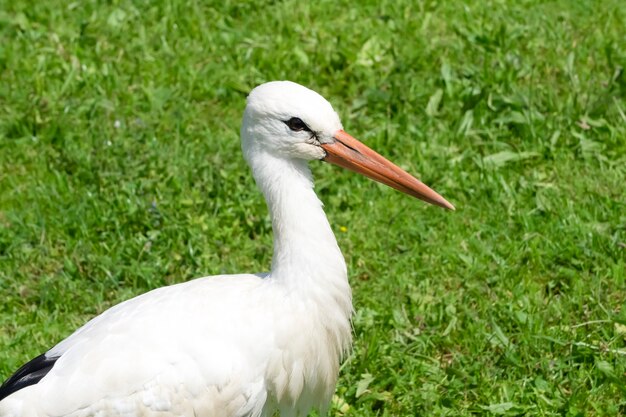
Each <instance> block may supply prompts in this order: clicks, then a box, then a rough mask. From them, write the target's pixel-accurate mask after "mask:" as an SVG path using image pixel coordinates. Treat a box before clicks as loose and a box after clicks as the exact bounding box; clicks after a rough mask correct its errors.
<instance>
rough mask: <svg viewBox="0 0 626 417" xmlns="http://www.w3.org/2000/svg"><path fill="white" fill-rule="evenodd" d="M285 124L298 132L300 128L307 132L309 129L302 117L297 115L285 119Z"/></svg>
mask: <svg viewBox="0 0 626 417" xmlns="http://www.w3.org/2000/svg"><path fill="white" fill-rule="evenodd" d="M285 124H286V125H287V127H288V128H289V129H291V130H293V131H294V132H300V131H302V130H306V131H308V132H310V131H311V129H309V127H308V126H307V125H306V123H304V122H303V121H302V119H300V118H298V117H292V118H291V119H289V120H287V121H286V122H285Z"/></svg>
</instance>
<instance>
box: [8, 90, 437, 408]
mask: <svg viewBox="0 0 626 417" xmlns="http://www.w3.org/2000/svg"><path fill="white" fill-rule="evenodd" d="M341 129H342V127H341V123H340V121H339V118H338V117H337V115H336V113H335V112H334V110H333V109H332V107H331V105H330V104H329V103H328V102H327V101H326V100H325V99H323V98H322V97H321V96H319V95H318V94H317V93H315V92H313V91H311V90H308V89H306V88H304V87H302V86H299V85H297V84H294V83H289V82H273V83H268V84H264V85H262V86H260V87H257V88H256V89H255V90H254V91H253V92H252V93H251V95H250V97H249V98H248V105H247V107H246V112H245V113H244V121H243V125H242V147H243V151H244V155H245V157H246V160H247V161H248V163H249V164H250V166H251V168H252V172H253V175H254V177H255V180H256V182H257V185H258V186H259V188H260V189H261V191H262V192H263V194H264V196H265V199H266V201H267V204H268V208H269V211H270V216H271V218H272V226H273V231H274V254H273V259H272V268H271V272H269V273H267V274H256V275H253V274H249V275H248V274H244V275H220V276H213V277H205V278H199V279H196V280H193V281H190V282H186V283H182V284H178V285H173V286H169V287H163V288H159V289H156V290H153V291H151V292H148V293H146V294H143V295H141V296H138V297H136V298H133V299H131V300H128V301H126V302H123V303H121V304H118V305H117V306H115V307H113V308H111V309H109V310H107V311H105V312H104V313H102V314H101V315H100V316H98V317H96V318H94V319H93V320H91V321H89V322H88V323H87V324H85V325H84V326H83V327H81V328H80V329H78V330H77V331H76V332H75V333H73V334H72V335H71V336H69V337H68V338H67V339H65V340H63V341H62V342H60V343H59V344H58V345H56V346H55V347H53V348H52V349H50V350H49V351H48V352H46V353H45V354H44V355H42V356H41V357H39V358H36V359H35V360H33V361H31V362H30V363H28V364H26V365H25V366H24V367H23V368H21V369H20V370H18V372H17V373H16V374H15V375H14V376H13V377H12V378H10V379H9V380H8V381H7V382H5V384H4V385H3V386H2V387H1V388H0V417H52V416H55V417H60V416H68V417H69V416H71V417H79V416H80V417H83V416H84V417H87V416H98V417H118V416H119V417H122V416H123V417H136V416H137V417H139V416H142V417H144V416H146V417H148V416H155V417H156V416H159V417H174V416H197V417H259V416H264V417H270V416H272V415H273V414H274V413H275V411H276V410H279V411H280V413H281V416H284V417H291V416H305V415H307V413H308V412H309V410H310V409H311V408H318V409H320V410H321V411H322V412H324V410H325V409H326V408H327V406H328V404H329V402H330V399H331V397H332V394H333V392H334V387H335V383H336V379H337V375H338V369H339V363H340V359H341V356H342V354H343V353H344V352H345V351H346V349H348V347H349V346H350V341H351V328H350V315H351V313H352V303H351V293H350V287H349V285H348V280H347V274H346V267H345V262H344V259H343V256H342V254H341V251H340V250H339V248H338V246H337V242H336V240H335V238H334V235H333V233H332V230H331V228H330V225H329V223H328V220H327V219H326V216H325V214H324V212H323V210H322V204H321V202H320V201H319V200H318V198H317V196H316V195H315V193H314V191H313V181H312V178H311V172H310V170H309V167H308V165H307V161H309V160H313V159H332V158H339V159H342V158H343V157H344V156H345V155H343V154H342V153H341V152H357V151H359V145H361V144H360V143H359V145H355V144H351V145H350V146H348V148H347V150H345V149H343V147H342V148H341V149H342V150H341V151H338V150H337V148H336V147H337V146H338V145H337V142H339V143H341V144H342V145H343V143H344V142H346V140H348V139H347V137H348V135H347V134H345V132H343V131H342V130H341ZM344 134H345V135H346V136H342V135H344ZM338 138H339V139H338ZM350 138H351V137H350ZM351 139H353V138H351ZM361 146H362V145H361ZM365 149H367V148H365ZM376 155H377V154H376ZM370 156H371V155H370ZM347 159H349V157H347ZM357 159H358V158H357ZM342 161H343V159H342ZM331 162H335V163H338V162H336V161H335V160H332V161H331ZM361 162H362V161H361ZM359 163H360V162H358V163H357V165H358V164H359ZM353 165H354V164H353ZM344 166H346V165H344ZM347 167H348V168H351V169H355V170H358V169H357V168H358V167H357V168H354V167H353V166H347ZM361 168H362V169H363V170H365V168H363V167H361ZM396 168H397V167H396ZM398 169H399V168H398ZM380 170H382V168H380V169H379V171H380ZM374 171H375V170H374ZM380 172H382V171H380ZM380 172H378V173H377V174H376V173H375V174H376V175H378V176H379V177H381V176H382V177H384V178H377V177H376V175H374V174H372V172H369V171H368V172H363V173H364V174H365V175H368V176H370V177H372V178H374V179H377V180H379V181H381V182H385V183H387V184H389V181H391V180H389V179H388V177H389V176H390V175H391V174H389V173H388V172H386V171H385V172H382V174H381V173H380ZM407 175H408V174H407ZM385 178H387V180H385ZM386 181H387V182H386ZM415 181H417V180H415ZM389 185H391V186H393V187H395V188H397V189H400V190H402V191H404V192H412V193H413V194H414V195H415V193H418V194H419V195H417V196H418V197H420V198H423V199H426V200H428V199H432V198H435V197H433V195H436V194H433V195H430V194H428V195H426V194H424V193H425V191H424V190H422V189H420V190H418V191H414V190H413V191H411V190H412V188H411V187H410V186H409V185H406V184H404V183H402V181H401V179H398V178H393V184H389ZM424 187H425V186H424ZM405 188H406V189H405ZM426 188H427V187H426ZM430 191H432V190H430ZM433 193H434V192H433ZM437 197H438V196H437ZM439 198H441V197H439ZM441 200H442V201H443V202H445V200H443V199H441ZM435 204H440V205H445V204H449V203H447V202H445V204H444V203H442V202H440V201H435Z"/></svg>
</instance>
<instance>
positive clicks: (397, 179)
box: [322, 130, 454, 210]
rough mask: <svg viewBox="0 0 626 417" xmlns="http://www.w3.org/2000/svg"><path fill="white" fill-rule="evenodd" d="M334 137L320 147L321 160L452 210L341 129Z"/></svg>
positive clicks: (448, 205)
mask: <svg viewBox="0 0 626 417" xmlns="http://www.w3.org/2000/svg"><path fill="white" fill-rule="evenodd" d="M334 138H335V142H333V143H324V144H322V148H323V149H324V150H325V151H326V156H325V157H324V158H323V159H322V160H323V161H326V162H330V163H331V164H335V165H339V166H340V167H343V168H346V169H349V170H350V171H354V172H357V173H359V174H362V175H365V176H366V177H368V178H371V179H373V180H375V181H378V182H381V183H383V184H385V185H388V186H390V187H392V188H395V189H396V190H398V191H402V192H403V193H405V194H408V195H411V196H413V197H417V198H419V199H420V200H424V201H426V202H427V203H430V204H434V205H437V206H440V207H444V208H447V209H450V210H454V206H453V205H452V204H450V203H448V202H447V201H446V199H445V198H443V197H442V196H440V195H439V194H437V193H436V192H435V191H434V190H432V189H431V188H430V187H428V186H427V185H426V184H424V183H423V182H421V181H420V180H418V179H417V178H415V177H413V176H412V175H411V174H409V173H408V172H406V171H405V170H403V169H402V168H400V167H399V166H397V165H395V164H394V163H393V162H391V161H389V160H387V159H386V158H384V157H383V156H381V155H379V154H378V153H376V152H375V151H373V150H372V149H370V148H368V147H367V146H365V145H364V144H362V143H361V142H359V141H358V140H356V139H355V138H353V137H352V136H350V135H349V134H347V133H346V132H344V131H343V130H338V131H337V132H336V133H335V135H334Z"/></svg>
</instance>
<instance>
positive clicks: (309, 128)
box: [241, 81, 454, 210]
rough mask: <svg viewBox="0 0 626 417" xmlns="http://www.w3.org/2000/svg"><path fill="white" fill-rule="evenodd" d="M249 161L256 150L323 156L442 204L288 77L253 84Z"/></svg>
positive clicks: (246, 123)
mask: <svg viewBox="0 0 626 417" xmlns="http://www.w3.org/2000/svg"><path fill="white" fill-rule="evenodd" d="M241 138H242V148H243V152H244V156H245V157H246V159H247V160H248V161H250V158H251V156H252V155H253V154H255V153H260V152H269V153H271V154H274V155H276V156H279V157H284V158H297V159H304V160H313V159H317V160H322V161H325V162H330V163H332V164H335V165H339V166H342V167H344V168H347V169H349V170H352V171H354V172H357V173H360V174H362V175H365V176H367V177H369V178H371V179H373V180H376V181H379V182H381V183H383V184H386V185H388V186H390V187H393V188H395V189H397V190H399V191H402V192H404V193H406V194H409V195H412V196H414V197H417V198H419V199H421V200H424V201H426V202H429V203H431V204H435V205H438V206H441V207H444V208H448V209H451V210H454V206H453V205H452V204H450V203H448V202H447V201H446V200H445V199H444V198H443V197H441V196H440V195H439V194H437V193H436V192H435V191H433V190H432V189H430V188H429V187H428V186H426V185H425V184H423V183H422V182H421V181H419V180H418V179H416V178H414V177H413V176H411V175H410V174H408V173H407V172H406V171H404V170H402V169H401V168H399V167H398V166H396V165H394V164H393V163H392V162H390V161H388V160H387V159H385V158H384V157H382V156H381V155H379V154H378V153H376V152H374V151H373V150H371V149H370V148H368V147H367V146H366V145H364V144H363V143H361V142H359V141H358V140H356V139H355V138H353V137H352V136H350V135H349V134H347V133H346V132H344V131H343V127H342V125H341V121H340V120H339V116H338V115H337V113H336V112H335V110H334V109H333V107H332V106H331V104H330V103H329V102H328V101H327V100H326V99H325V98H324V97H322V96H321V95H319V94H318V93H316V92H315V91H313V90H310V89H308V88H306V87H303V86H301V85H299V84H296V83H293V82H290V81H273V82H269V83H265V84H261V85H260V86H258V87H256V88H255V89H254V90H252V92H251V93H250V95H249V96H248V103H247V106H246V110H245V112H244V117H243V124H242V126H241Z"/></svg>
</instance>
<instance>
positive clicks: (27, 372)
mask: <svg viewBox="0 0 626 417" xmlns="http://www.w3.org/2000/svg"><path fill="white" fill-rule="evenodd" d="M60 357H61V356H46V354H45V353H44V354H43V355H39V356H37V357H36V358H35V359H33V360H31V361H30V362H28V363H26V364H25V365H23V366H22V367H21V368H20V369H18V370H17V371H16V372H15V373H14V374H13V375H12V376H11V377H10V378H9V379H7V380H6V381H4V384H2V386H0V401H2V400H3V399H4V398H6V397H8V396H9V395H11V394H13V393H14V392H16V391H19V390H21V389H22V388H24V387H27V386H29V385H34V384H36V383H37V382H39V381H40V380H41V378H43V377H44V376H46V374H47V373H48V372H50V369H52V367H53V366H54V364H55V363H56V361H57V359H59V358H60Z"/></svg>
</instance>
